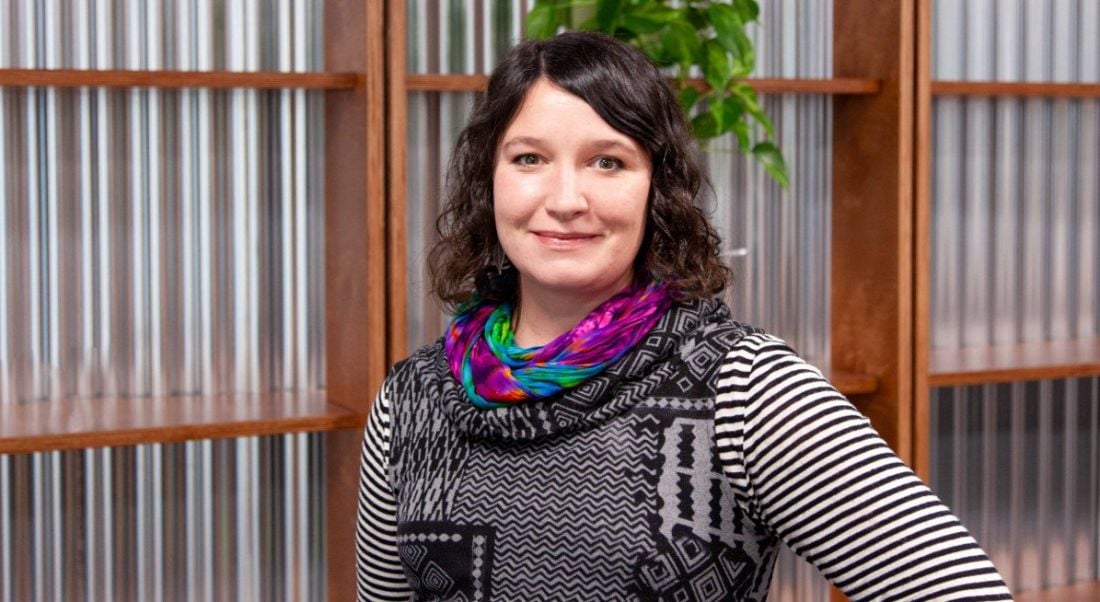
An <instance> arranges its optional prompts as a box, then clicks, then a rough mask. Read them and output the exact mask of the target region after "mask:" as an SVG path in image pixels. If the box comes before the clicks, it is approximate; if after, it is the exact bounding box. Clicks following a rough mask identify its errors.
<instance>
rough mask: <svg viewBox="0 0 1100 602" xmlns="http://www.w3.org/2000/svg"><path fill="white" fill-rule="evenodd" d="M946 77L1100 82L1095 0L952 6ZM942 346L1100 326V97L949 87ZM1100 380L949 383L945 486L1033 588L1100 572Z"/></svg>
mask: <svg viewBox="0 0 1100 602" xmlns="http://www.w3.org/2000/svg"><path fill="white" fill-rule="evenodd" d="M933 10H934V12H933V21H934V23H933V38H934V45H933V55H934V66H933V73H934V77H935V78H937V79H949V80H999V81H1059V82H1091V83H1095V82H1100V42H1098V40H1100V4H1098V3H1096V2H1093V1H1092V0H1079V1H1072V0H1061V1H1058V0H1048V1H1043V2H1034V1H1030V0H1017V1H1002V2H993V1H990V0H986V1H978V0H968V1H966V2H956V1H937V2H935V3H934V5H933ZM932 128H933V131H932V135H933V159H932V161H933V183H932V184H933V188H932V190H933V198H932V266H931V283H932V291H931V294H932V299H931V302H932V304H931V307H932V319H931V337H932V345H933V347H934V348H938V349H954V348H960V347H983V346H989V345H1000V344H1012V343H1021V342H1034V341H1047V340H1073V339H1095V338H1097V336H1100V315H1098V311H1100V310H1098V307H1097V299H1100V263H1098V261H1097V257H1100V236H1098V233H1097V224H1098V222H1100V151H1098V148H1100V147H1098V145H1097V140H1100V100H1096V99H1077V100H1071V99H1048V98H1031V99H1022V98H1020V99H1018V98H981V97H966V98H962V97H937V98H936V99H935V100H934V103H933V117H932ZM1097 383H1098V380H1097V379H1096V378H1091V379H1069V380H1058V381H1042V382H1028V383H1014V384H1001V385H992V384H990V385H984V386H974V387H965V388H944V389H935V390H933V392H932V407H931V410H932V421H931V425H932V433H931V445H932V453H933V474H932V482H933V486H934V487H935V488H936V490H937V491H939V492H940V493H941V494H943V495H944V496H945V498H946V499H947V501H948V503H949V504H950V505H951V506H952V507H953V508H954V509H955V510H956V511H957V512H958V513H959V514H960V516H961V517H962V518H963V521H964V522H965V523H966V524H967V525H968V526H969V527H970V528H971V529H972V530H973V532H974V534H975V536H976V537H977V538H978V540H979V541H980V542H981V543H982V544H983V545H985V546H986V548H987V549H988V550H989V551H990V552H991V554H992V555H993V557H994V561H995V562H996V563H997V565H998V567H999V568H1000V569H1001V570H1002V571H1003V572H1004V574H1005V576H1006V578H1008V580H1009V585H1010V586H1012V587H1013V588H1015V589H1016V590H1018V591H1028V590H1034V589H1040V588H1044V587H1049V586H1056V585H1062V584H1067V583H1072V582H1075V581H1082V580H1096V579H1098V578H1100V565H1098V563H1100V553H1098V549H1100V530H1098V528H1097V508H1100V499H1098V497H1097V495H1098V494H1097V483H1098V481H1100V461H1098V459H1097V450H1098V449H1100V431H1098V429H1097V426H1096V424H1097V407H1098V398H1097V388H1098V386H1097Z"/></svg>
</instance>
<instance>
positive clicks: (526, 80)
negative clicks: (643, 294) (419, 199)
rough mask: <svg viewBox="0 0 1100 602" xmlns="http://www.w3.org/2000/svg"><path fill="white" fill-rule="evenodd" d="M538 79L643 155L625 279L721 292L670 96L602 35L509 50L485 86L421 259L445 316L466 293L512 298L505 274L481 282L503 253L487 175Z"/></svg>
mask: <svg viewBox="0 0 1100 602" xmlns="http://www.w3.org/2000/svg"><path fill="white" fill-rule="evenodd" d="M540 78H546V79H547V80H548V81H550V82H551V83H553V84H554V85H556V86H558V87H559V88H561V89H563V90H566V91H568V92H570V93H571V94H574V95H576V96H579V97H580V98H582V99H583V100H584V101H585V102H587V103H588V104H589V105H590V106H591V107H592V108H593V109H594V110H595V111H596V113H597V114H599V116H600V117H601V118H602V119H603V120H604V121H606V122H607V123H608V124H609V125H611V127H613V128H615V129H616V130H618V131H620V132H622V133H623V134H626V135H627V136H629V137H630V138H632V139H633V140H635V141H636V142H637V143H638V144H639V145H640V146H641V147H642V148H644V149H645V151H646V152H647V153H648V154H649V158H650V160H651V162H652V165H653V172H652V173H653V177H652V182H651V184H650V190H649V199H648V201H647V216H646V227H645V234H644V237H643V239H642V245H641V248H640V250H639V251H638V256H637V258H636V259H635V261H634V270H635V275H636V276H643V277H644V276H646V275H649V276H652V277H655V278H660V279H662V280H664V281H665V282H666V283H667V284H668V285H669V287H670V289H671V292H672V293H673V295H674V297H676V298H678V299H687V298H701V297H709V296H712V295H714V294H716V293H718V292H720V291H721V290H722V289H724V288H725V286H726V283H727V281H728V280H729V269H728V268H727V267H726V266H725V265H724V264H723V263H722V261H721V259H720V257H719V247H720V243H721V241H720V239H719V238H718V235H717V233H716V232H715V230H714V228H713V227H712V226H711V225H710V223H709V222H708V220H707V217H706V215H705V214H704V213H703V211H702V209H701V208H700V207H699V204H698V196H699V192H700V189H701V187H702V186H703V184H704V182H705V179H704V176H703V173H702V169H701V166H700V161H699V155H698V149H697V147H696V145H695V142H694V140H693V138H692V137H691V130H690V128H689V126H688V124H687V122H686V120H685V118H684V115H683V112H682V111H681V110H680V106H679V104H678V103H677V101H676V97H675V95H674V94H673V93H672V90H671V89H670V88H669V87H668V84H667V83H666V82H665V79H664V77H663V76H662V75H661V73H660V71H658V70H657V68H656V67H655V66H654V65H653V64H652V63H651V62H650V61H649V59H647V58H646V57H645V55H643V54H642V53H641V52H640V51H638V50H636V49H635V48H633V47H631V46H628V45H627V44H624V43H622V42H620V41H618V40H615V39H613V38H611V37H608V36H606V35H603V34H598V33H576V32H573V33H563V34H560V35H557V36H555V37H553V38H550V39H547V40H536V41H526V42H523V43H521V44H519V45H518V46H516V47H515V48H514V49H512V51H511V52H509V53H508V55H507V56H506V57H505V58H504V60H503V61H502V62H501V63H500V65H498V66H497V68H496V69H495V70H494V71H493V74H492V76H491V77H490V78H489V89H488V92H487V93H486V94H485V95H484V96H483V97H481V98H480V99H479V101H478V103H477V105H476V106H475V107H474V111H473V114H472V115H471V117H470V121H469V123H468V124H467V125H466V128H465V129H464V130H463V131H462V133H461V134H460V135H459V137H458V141H457V143H456V145H455V149H454V154H453V155H452V156H451V161H450V166H449V171H448V174H447V185H446V193H445V195H446V196H445V199H444V201H445V202H444V208H443V212H442V214H441V215H440V216H439V219H438V220H437V221H436V228H437V230H438V234H439V239H438V242H436V244H435V245H434V246H433V248H432V250H431V253H430V254H429V256H428V269H429V271H430V274H431V280H432V290H433V293H434V294H435V295H436V296H437V297H438V298H439V299H440V300H441V301H443V302H444V303H446V304H447V305H449V306H450V307H451V308H452V309H453V308H456V307H460V306H462V305H463V304H466V303H468V302H470V301H471V300H473V299H474V298H475V294H476V298H479V299H493V300H501V301H503V300H508V299H513V298H515V295H516V292H517V291H516V290H515V289H516V282H517V279H516V278H515V274H514V270H515V268H510V270H511V271H512V272H513V273H512V274H505V275H504V277H503V278H502V277H495V278H490V277H489V276H490V275H492V274H494V273H495V271H496V270H495V266H496V265H497V264H499V263H500V261H501V256H502V253H503V252H502V251H501V250H500V244H499V242H498V240H497V233H496V226H495V224H494V220H493V171H494V168H495V164H494V163H495V158H496V156H497V147H498V145H499V144H500V139H501V137H502V136H503V135H504V131H505V130H506V129H507V128H508V126H509V125H510V124H511V122H512V119H513V118H514V117H515V115H516V113H517V112H518V111H519V107H520V106H521V104H522V103H523V99H524V97H525V96H526V94H527V91H528V90H529V89H530V88H531V86H532V85H534V83H535V82H536V81H537V80H538V79H540ZM509 276H510V277H509Z"/></svg>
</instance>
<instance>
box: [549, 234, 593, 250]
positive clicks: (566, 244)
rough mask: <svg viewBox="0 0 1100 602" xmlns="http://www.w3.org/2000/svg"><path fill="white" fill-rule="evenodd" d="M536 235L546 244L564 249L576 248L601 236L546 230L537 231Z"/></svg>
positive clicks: (553, 247)
mask: <svg viewBox="0 0 1100 602" xmlns="http://www.w3.org/2000/svg"><path fill="white" fill-rule="evenodd" d="M534 235H535V236H537V237H538V239H539V241H541V242H542V243H543V244H545V245H546V246H548V247H550V248H552V249H562V250H566V249H575V248H577V247H580V246H582V245H584V244H585V243H587V242H589V241H591V240H595V239H596V238H597V237H598V236H599V235H597V234H588V233H586V232H551V231H546V230H538V231H535V232H534Z"/></svg>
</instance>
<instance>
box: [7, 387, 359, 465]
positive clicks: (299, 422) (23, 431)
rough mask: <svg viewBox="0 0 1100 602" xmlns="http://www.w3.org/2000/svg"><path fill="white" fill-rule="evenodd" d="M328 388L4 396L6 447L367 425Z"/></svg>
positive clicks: (170, 439)
mask: <svg viewBox="0 0 1100 602" xmlns="http://www.w3.org/2000/svg"><path fill="white" fill-rule="evenodd" d="M364 419H365V418H364V416H362V415H360V414H357V413H356V412H353V411H351V410H349V409H347V408H344V407H342V406H339V405H336V404H333V403H329V402H328V401H327V400H326V398H325V392H324V391H315V392H304V393H302V392H299V393H265V394H227V395H211V396H179V397H167V398H148V397H145V398H101V399H72V400H54V401H37V402H29V403H5V404H0V454H13V453H29V452H40V451H51V450H67V449H82V448H87V447H106V446H117V445H137V444H142V443H170V442H178V441H189V440H193V439H219V438H224V437H247V436H255V435H274V434H283V433H300V432H312V431H334V430H341V429H355V428H361V426H362V424H363V422H364Z"/></svg>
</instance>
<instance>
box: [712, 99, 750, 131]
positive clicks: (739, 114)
mask: <svg viewBox="0 0 1100 602" xmlns="http://www.w3.org/2000/svg"><path fill="white" fill-rule="evenodd" d="M712 102H713V105H714V106H715V107H717V108H718V112H717V113H715V117H716V118H717V119H718V133H719V134H724V133H726V132H728V131H730V130H731V129H732V128H733V127H734V125H736V124H737V123H738V122H741V123H743V122H744V114H745V105H744V104H743V103H742V102H741V99H740V98H738V97H736V96H734V95H732V94H731V95H728V96H726V97H725V98H722V99H721V100H719V99H715V100H714V101H712Z"/></svg>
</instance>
